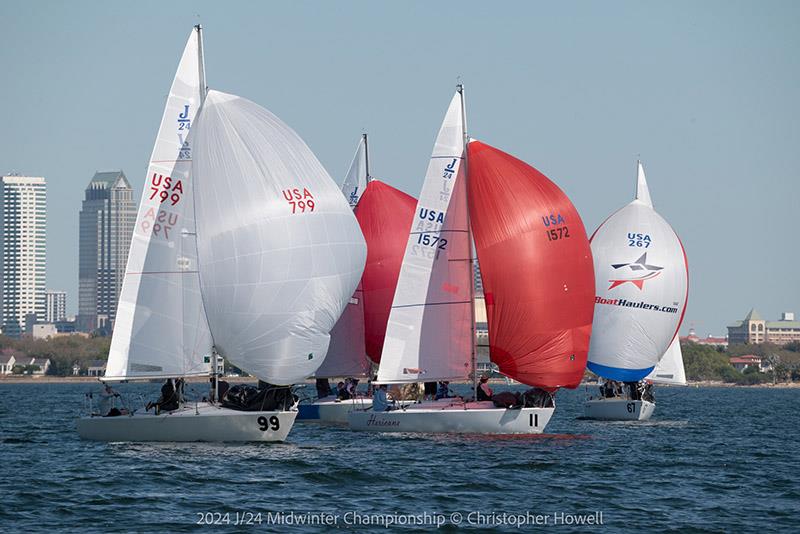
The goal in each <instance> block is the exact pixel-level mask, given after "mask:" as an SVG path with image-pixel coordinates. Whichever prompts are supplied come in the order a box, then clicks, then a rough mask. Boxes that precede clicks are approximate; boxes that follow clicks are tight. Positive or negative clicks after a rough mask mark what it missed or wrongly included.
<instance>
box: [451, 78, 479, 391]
mask: <svg viewBox="0 0 800 534" xmlns="http://www.w3.org/2000/svg"><path fill="white" fill-rule="evenodd" d="M456 91H457V92H458V94H459V95H461V128H462V133H463V136H464V153H463V154H464V180H467V179H468V178H467V175H468V172H469V158H468V157H467V143H469V135H468V134H467V105H466V101H465V99H464V85H463V84H460V83H459V84H458V85H456ZM465 185H466V191H467V194H466V200H467V242H468V243H469V258H468V261H469V269H470V272H469V277H470V284H469V309H470V325H471V328H470V331H471V336H472V338H471V339H470V346H471V364H472V394H473V395H474V397H475V400H477V399H478V355H477V350H476V347H475V343H476V341H475V259H474V258H473V257H472V224H471V223H470V218H469V183H468V182H465Z"/></svg>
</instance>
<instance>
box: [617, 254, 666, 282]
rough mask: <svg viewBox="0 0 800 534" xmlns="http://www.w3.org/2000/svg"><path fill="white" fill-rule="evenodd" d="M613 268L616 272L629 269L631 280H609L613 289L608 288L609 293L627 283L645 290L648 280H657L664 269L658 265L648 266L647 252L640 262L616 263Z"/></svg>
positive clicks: (640, 258)
mask: <svg viewBox="0 0 800 534" xmlns="http://www.w3.org/2000/svg"><path fill="white" fill-rule="evenodd" d="M611 266H612V267H613V268H614V269H615V270H619V269H624V268H626V267H627V268H628V269H629V270H630V273H629V274H630V276H631V278H620V279H616V280H609V282H611V287H609V288H608V289H609V291H610V290H612V289H614V288H615V287H619V286H621V285H622V284H625V283H627V282H630V283H631V284H633V285H635V286H636V287H638V288H639V289H640V290H641V289H643V288H644V283H645V282H646V281H647V280H652V279H653V278H656V277H657V276H658V275H660V274H661V271H662V270H663V269H664V268H663V267H659V266H658V265H650V264H648V263H647V253H646V252H645V253H644V254H642V255H641V256H640V257H639V259H638V260H636V261H634V262H632V263H614V264H612V265H611ZM623 272H628V271H623Z"/></svg>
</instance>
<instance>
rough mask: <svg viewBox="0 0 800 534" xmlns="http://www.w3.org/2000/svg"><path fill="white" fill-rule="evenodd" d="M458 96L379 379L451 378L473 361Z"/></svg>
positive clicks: (413, 237) (437, 155)
mask: <svg viewBox="0 0 800 534" xmlns="http://www.w3.org/2000/svg"><path fill="white" fill-rule="evenodd" d="M463 158H464V125H463V120H462V106H461V94H460V93H456V95H455V96H454V97H453V100H452V101H451V102H450V107H449V108H448V110H447V114H446V115H445V118H444V122H443V123H442V127H441V129H440V130H439V135H438V137H437V138H436V144H435V146H434V149H433V155H432V156H431V160H430V163H429V164H428V171H427V173H426V175H425V182H424V183H423V185H422V191H421V193H420V196H419V201H418V203H417V208H416V212H415V215H414V222H413V223H412V226H411V230H410V234H409V238H408V244H407V245H406V252H405V256H404V257H403V264H402V267H401V269H400V278H399V279H398V282H397V288H396V290H395V295H394V300H393V302H392V311H391V313H390V315H389V324H388V328H387V330H386V341H385V343H384V347H383V353H382V355H381V363H380V367H379V370H378V381H379V382H389V383H391V382H418V381H433V380H458V379H465V378H467V377H468V376H469V373H470V371H471V367H472V363H471V359H472V335H473V334H472V320H473V318H472V302H471V295H472V290H471V287H470V285H471V284H472V268H471V267H472V263H471V262H470V243H469V232H468V218H467V197H466V180H465V176H464V168H463V165H462V161H463Z"/></svg>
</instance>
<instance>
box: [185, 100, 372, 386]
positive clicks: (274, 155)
mask: <svg viewBox="0 0 800 534" xmlns="http://www.w3.org/2000/svg"><path fill="white" fill-rule="evenodd" d="M193 135H194V136H195V137H194V150H195V159H194V165H193V173H194V177H195V181H196V190H195V193H196V201H197V219H198V230H197V233H198V248H199V253H200V256H199V257H200V272H201V287H202V294H203V299H204V303H205V305H206V309H207V310H208V319H209V325H210V327H211V331H212V333H213V334H214V343H215V345H216V348H217V349H218V350H219V352H220V353H221V354H222V355H224V356H225V357H227V358H228V359H229V360H230V361H231V362H232V363H233V364H234V365H236V366H238V367H240V368H242V369H244V370H245V371H247V372H249V373H251V374H253V375H255V376H257V377H258V378H260V379H262V380H264V381H267V382H270V383H273V384H292V383H296V382H299V381H302V380H303V379H305V378H306V377H308V376H310V375H312V374H313V373H314V372H315V371H316V370H317V368H318V367H319V366H320V364H321V363H322V361H323V359H324V356H325V353H326V351H327V349H328V343H329V339H330V338H329V333H330V331H331V329H332V328H333V326H334V325H335V324H336V321H337V320H338V319H339V316H340V315H341V313H342V311H343V309H344V307H345V306H346V305H347V303H348V302H349V301H350V298H351V296H352V295H353V292H354V290H355V288H356V286H357V284H358V280H359V279H360V277H361V273H362V271H363V268H364V261H365V256H366V245H365V243H364V238H363V236H362V235H361V231H360V230H359V228H358V223H357V222H356V219H355V216H354V215H353V212H352V210H351V209H350V206H349V205H348V203H347V201H346V200H345V199H344V198H343V197H342V193H341V191H340V189H339V187H338V186H337V185H336V184H335V183H334V182H333V180H331V178H330V176H328V173H327V172H326V171H325V169H324V168H323V167H322V165H321V164H320V163H319V161H318V160H317V158H316V157H315V156H314V154H313V153H312V152H311V150H310V149H309V148H308V147H307V146H306V144H305V143H304V142H303V140H302V139H300V137H299V136H298V135H297V134H296V133H295V132H294V131H293V130H292V129H290V128H289V127H288V126H286V125H285V124H284V123H283V122H282V121H281V120H280V119H278V118H277V117H275V116H274V115H273V114H272V113H270V112H269V111H267V110H266V109H264V108H262V107H260V106H258V105H256V104H254V103H253V102H250V101H248V100H245V99H243V98H239V97H237V96H233V95H228V94H225V93H220V92H217V91H210V92H209V94H208V96H207V98H206V100H205V104H204V106H203V110H202V111H201V113H200V115H199V117H198V120H197V123H196V125H195V127H194V129H193Z"/></svg>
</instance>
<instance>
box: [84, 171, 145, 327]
mask: <svg viewBox="0 0 800 534" xmlns="http://www.w3.org/2000/svg"><path fill="white" fill-rule="evenodd" d="M135 224H136V206H135V204H134V201H133V188H131V184H130V183H129V182H128V179H127V178H126V177H125V173H124V172H122V171H113V172H96V173H95V175H94V177H92V180H91V181H90V182H89V185H88V186H87V187H86V190H85V198H84V200H83V204H82V205H81V211H80V239H79V247H80V248H79V254H78V256H79V260H78V318H77V327H78V329H79V330H81V331H84V332H92V331H95V330H100V331H101V332H103V333H106V334H109V333H111V329H112V327H113V321H114V319H115V317H116V313H117V301H118V299H119V293H120V291H121V289H122V279H123V277H124V276H125V266H126V264H127V263H128V249H129V248H130V245H131V238H132V237H133V227H134V225H135Z"/></svg>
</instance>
